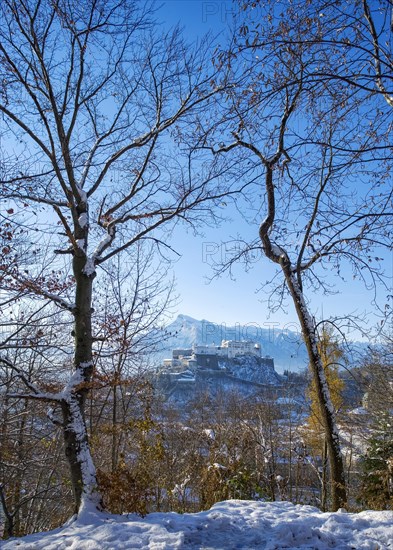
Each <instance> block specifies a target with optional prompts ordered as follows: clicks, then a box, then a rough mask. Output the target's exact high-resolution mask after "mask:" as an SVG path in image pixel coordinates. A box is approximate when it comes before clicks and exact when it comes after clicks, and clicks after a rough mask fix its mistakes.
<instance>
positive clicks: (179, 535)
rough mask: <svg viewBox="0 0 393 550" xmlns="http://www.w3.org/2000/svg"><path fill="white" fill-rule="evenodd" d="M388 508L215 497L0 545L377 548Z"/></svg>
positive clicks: (166, 549)
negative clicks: (181, 509)
mask: <svg viewBox="0 0 393 550" xmlns="http://www.w3.org/2000/svg"><path fill="white" fill-rule="evenodd" d="M392 525H393V512H361V513H359V514H347V513H335V514H332V513H322V512H320V511H319V510H318V509H317V508H312V507H310V506H295V505H293V504H291V503H289V502H271V503H264V502H254V501H240V500H231V501H226V502H220V503H218V504H216V505H215V506H213V507H212V508H211V510H209V511H207V512H200V513H198V514H184V515H180V514H175V513H173V512H172V513H168V514H161V513H155V514H150V515H149V516H147V517H146V518H144V519H141V518H139V517H137V516H134V515H133V516H130V517H128V518H127V517H125V516H113V515H109V514H103V513H101V514H100V513H92V514H87V515H86V516H85V517H83V518H81V519H79V520H78V521H74V522H70V523H69V524H68V525H66V526H64V527H62V528H60V529H56V530H54V531H50V532H48V533H38V534H35V535H30V536H28V537H24V538H23V539H12V540H10V541H3V542H1V543H0V548H1V549H2V550H15V549H16V548H17V549H23V550H33V549H34V550H65V549H71V550H120V549H122V550H136V549H144V550H180V549H181V550H202V549H204V550H220V549H222V550H224V549H225V550H235V549H237V550H253V549H255V550H257V549H265V550H273V549H277V550H281V549H284V548H292V549H304V550H306V549H307V550H328V549H332V548H335V549H336V550H337V549H338V550H384V549H391V548H393V527H392Z"/></svg>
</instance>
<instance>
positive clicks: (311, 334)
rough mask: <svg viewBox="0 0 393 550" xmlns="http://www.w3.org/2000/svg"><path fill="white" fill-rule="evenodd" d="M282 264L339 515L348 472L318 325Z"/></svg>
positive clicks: (287, 264)
mask: <svg viewBox="0 0 393 550" xmlns="http://www.w3.org/2000/svg"><path fill="white" fill-rule="evenodd" d="M280 264H281V268H282V270H283V272H284V275H285V280H286V283H287V286H288V289H289V291H290V293H291V296H292V299H293V302H294V304H295V308H296V313H297V316H298V319H299V322H300V326H301V328H302V333H303V338H304V342H305V344H306V348H307V353H308V358H309V363H310V368H311V372H312V374H313V377H314V381H315V388H316V392H317V395H318V402H319V405H320V411H321V418H322V422H323V425H324V433H325V437H326V445H327V450H328V455H329V465H330V480H331V494H332V510H333V511H336V510H338V508H341V507H345V506H346V504H347V494H346V483H345V472H344V464H343V457H342V454H341V449H340V440H339V436H338V431H337V426H336V419H335V413H334V408H333V405H332V402H331V399H330V394H329V388H328V385H327V380H326V376H325V372H324V369H323V365H322V361H321V358H320V356H319V353H318V348H317V334H316V329H315V324H314V323H313V321H312V319H311V316H310V314H309V312H308V309H307V306H306V303H305V301H304V297H303V293H302V291H301V288H300V286H299V284H298V282H297V280H296V276H295V274H294V270H293V268H292V266H291V265H290V262H289V260H288V259H287V257H285V258H284V257H283V258H282V261H281V262H280Z"/></svg>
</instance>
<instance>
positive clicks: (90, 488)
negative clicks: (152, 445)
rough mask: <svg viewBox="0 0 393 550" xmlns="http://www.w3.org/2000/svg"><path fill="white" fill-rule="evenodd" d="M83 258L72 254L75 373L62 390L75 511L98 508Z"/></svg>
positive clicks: (88, 293) (88, 281) (89, 280)
mask: <svg viewBox="0 0 393 550" xmlns="http://www.w3.org/2000/svg"><path fill="white" fill-rule="evenodd" d="M85 264H86V257H85V255H84V254H83V253H81V254H80V255H77V254H75V256H74V261H73V269H74V276H75V280H76V292H75V311H74V319H75V323H74V339H75V353H74V373H73V375H72V377H71V380H70V382H69V383H68V385H67V387H66V389H65V390H64V391H63V394H64V398H63V399H62V401H61V407H62V412H63V421H64V442H65V453H66V456H67V459H68V462H69V466H70V471H71V483H72V490H73V493H74V499H75V511H76V513H78V512H79V511H80V509H81V507H85V508H86V505H88V503H90V504H92V505H93V506H94V507H96V508H100V507H101V497H100V494H99V492H98V487H97V478H96V470H95V467H94V463H93V460H92V457H91V453H90V448H89V443H88V435H87V429H86V421H85V414H84V409H85V403H86V396H87V392H88V391H89V386H90V382H91V378H92V373H93V354H92V345H93V338H92V328H91V316H92V289H93V279H94V273H93V274H89V273H85Z"/></svg>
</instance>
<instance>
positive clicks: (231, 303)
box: [158, 0, 393, 337]
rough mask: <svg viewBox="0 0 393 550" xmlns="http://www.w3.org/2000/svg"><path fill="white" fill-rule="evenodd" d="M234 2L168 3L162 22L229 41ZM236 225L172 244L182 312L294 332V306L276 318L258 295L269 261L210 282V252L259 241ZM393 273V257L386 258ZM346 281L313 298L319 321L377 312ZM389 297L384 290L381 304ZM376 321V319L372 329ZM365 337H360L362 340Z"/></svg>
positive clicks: (180, 234) (178, 235)
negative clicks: (234, 242)
mask: <svg viewBox="0 0 393 550" xmlns="http://www.w3.org/2000/svg"><path fill="white" fill-rule="evenodd" d="M233 10H234V7H233V3H232V1H231V0H228V1H225V0H223V1H198V0H168V1H166V2H163V5H162V8H161V9H160V10H159V12H158V19H160V20H162V21H163V22H164V23H166V24H168V25H175V24H176V23H177V22H180V24H181V26H182V27H183V28H184V32H185V36H186V39H188V40H194V39H196V38H197V37H198V36H202V35H203V34H204V33H206V32H209V31H210V32H213V33H217V35H220V34H221V36H220V37H219V38H218V39H217V41H218V42H219V41H224V36H225V29H226V28H227V25H228V24H230V21H231V19H232V14H233ZM228 214H229V216H230V217H231V219H230V221H228V222H226V223H224V224H222V226H221V227H219V228H207V229H205V230H204V235H203V236H194V235H193V234H192V233H187V232H186V231H185V230H184V228H182V229H179V230H178V231H177V232H175V235H174V240H173V242H172V244H173V246H174V248H175V249H176V250H177V251H178V252H179V253H180V254H181V258H180V259H179V260H178V261H177V263H176V264H175V266H174V269H173V271H174V273H175V276H176V280H177V292H178V294H179V298H180V300H179V305H178V308H177V312H178V313H184V314H186V315H190V316H192V317H195V318H197V319H203V318H204V319H207V320H209V321H212V322H216V323H226V324H227V325H235V324H236V323H240V324H246V323H253V324H258V325H260V326H261V327H264V326H272V323H275V326H279V327H282V328H291V329H293V328H294V327H296V326H297V318H296V314H295V312H294V308H293V305H292V303H289V304H288V307H287V312H286V313H284V312H277V313H275V314H270V313H269V310H268V307H267V304H266V302H265V301H264V299H265V298H266V295H264V294H263V292H257V290H258V289H259V288H260V287H261V285H262V286H263V283H264V282H265V281H266V280H267V279H268V278H269V276H271V275H272V273H273V266H272V265H270V263H269V262H268V261H267V260H266V259H263V258H260V259H258V261H256V262H255V263H254V266H253V268H252V269H251V270H250V271H249V272H247V273H246V272H245V271H244V269H243V268H242V266H241V265H239V266H238V267H237V268H236V269H235V279H234V280H232V279H231V278H230V277H228V276H225V275H223V276H221V277H220V278H219V279H215V280H213V281H211V282H210V283H209V282H208V279H209V278H211V277H212V274H213V272H212V269H211V267H210V265H209V262H206V258H204V256H206V254H204V252H205V253H206V251H207V252H213V251H214V254H211V255H210V263H211V261H214V258H215V254H217V255H218V256H219V255H220V254H221V253H222V252H224V253H225V249H223V248H222V245H221V243H222V241H227V240H229V239H231V238H232V237H236V235H237V234H241V235H245V236H248V237H249V238H255V236H256V235H257V225H255V226H254V227H249V226H247V225H246V224H245V222H244V221H243V220H241V219H240V218H239V216H237V215H236V213H235V212H234V211H233V210H230V211H229V212H228ZM385 262H386V264H387V265H386V267H387V271H389V270H390V271H393V258H392V257H388V258H386V257H385ZM342 274H343V276H344V281H341V282H340V283H339V284H338V286H337V290H338V291H339V292H340V293H339V294H338V295H333V296H329V297H325V296H323V295H321V294H317V293H313V295H312V296H310V295H308V298H309V299H311V306H312V307H311V309H312V313H313V314H315V315H316V316H317V317H318V318H321V317H322V315H323V317H325V318H326V317H329V316H330V315H338V316H340V315H346V314H348V313H354V312H357V313H359V314H361V313H363V312H366V311H371V309H372V308H371V300H372V297H373V296H372V293H370V292H367V291H366V290H365V288H364V286H363V284H362V283H360V282H359V281H354V280H353V279H352V274H351V273H350V272H349V270H347V271H346V270H345V268H344V269H343V272H342ZM385 294H386V292H385V291H381V293H380V299H381V302H382V301H383V299H384V297H385ZM375 322H376V319H375V318H373V317H372V316H371V317H370V324H373V323H375ZM356 337H359V334H357V335H356Z"/></svg>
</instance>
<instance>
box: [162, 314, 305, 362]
mask: <svg viewBox="0 0 393 550" xmlns="http://www.w3.org/2000/svg"><path fill="white" fill-rule="evenodd" d="M166 330H167V332H168V334H169V337H168V338H167V340H166V341H165V346H164V348H163V350H162V351H161V353H160V356H164V355H165V356H166V357H170V356H171V352H172V349H176V348H190V347H192V345H193V344H199V345H209V344H215V345H219V344H220V343H221V341H222V340H251V341H252V342H255V343H258V344H259V345H260V346H261V353H262V357H263V356H267V355H268V356H270V357H272V358H273V359H274V365H275V369H276V370H277V371H278V372H283V371H284V370H285V369H289V370H291V371H298V370H300V369H304V368H305V367H307V362H308V360H307V352H306V348H305V345H304V343H303V340H302V337H301V334H298V333H296V332H294V331H290V330H287V329H278V328H276V327H274V326H273V325H272V327H271V328H270V327H268V328H265V327H260V326H257V325H256V324H247V325H240V324H236V325H235V326H227V325H225V324H224V323H222V324H217V323H212V322H210V321H208V320H206V319H203V320H201V321H199V320H197V319H194V318H192V317H189V316H188V315H183V314H181V315H178V316H177V318H176V319H175V320H174V321H173V322H172V323H171V324H170V325H168V326H167V327H166Z"/></svg>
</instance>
